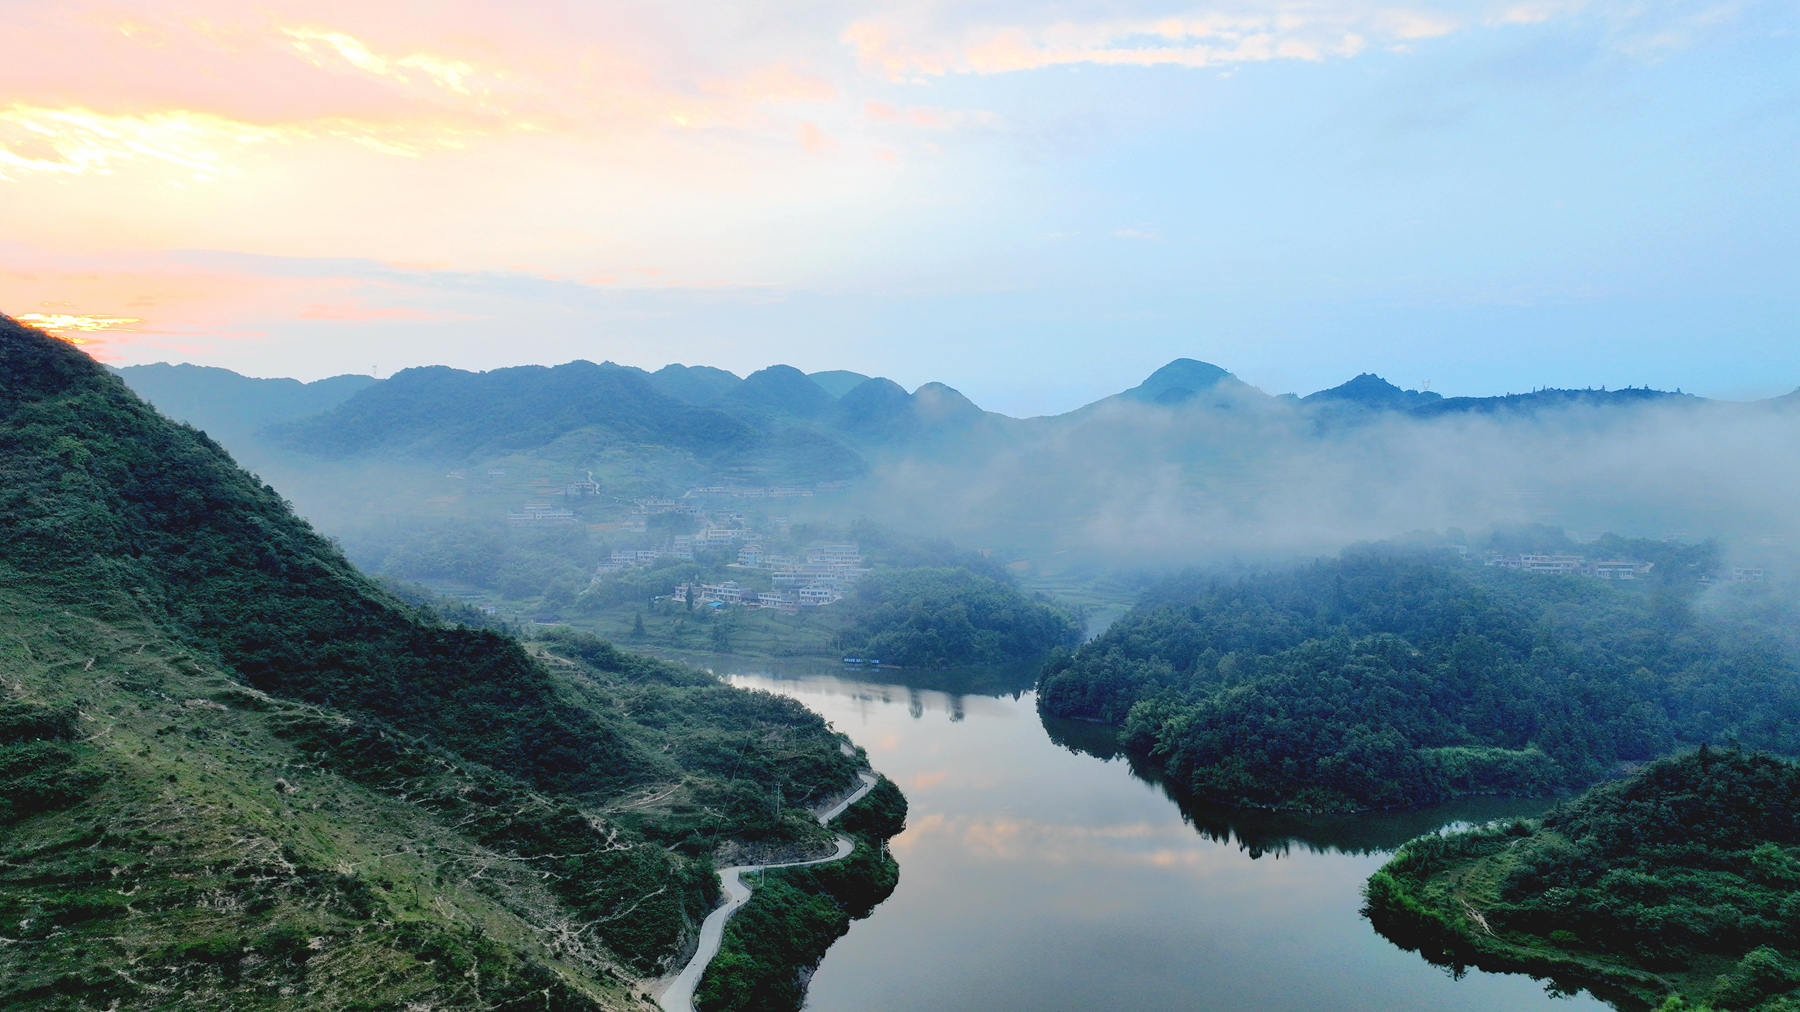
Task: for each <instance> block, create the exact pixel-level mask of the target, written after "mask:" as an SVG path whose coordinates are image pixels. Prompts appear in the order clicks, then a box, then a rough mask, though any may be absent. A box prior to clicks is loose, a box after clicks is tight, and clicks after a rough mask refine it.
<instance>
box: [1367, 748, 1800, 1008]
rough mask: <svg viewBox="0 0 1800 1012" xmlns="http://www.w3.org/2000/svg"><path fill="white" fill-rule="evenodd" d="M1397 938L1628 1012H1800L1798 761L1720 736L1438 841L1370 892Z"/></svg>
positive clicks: (1409, 856)
mask: <svg viewBox="0 0 1800 1012" xmlns="http://www.w3.org/2000/svg"><path fill="white" fill-rule="evenodd" d="M1366 896H1367V900H1368V903H1367V906H1366V907H1365V909H1364V913H1365V914H1366V915H1367V916H1368V917H1369V919H1370V920H1371V921H1372V922H1373V924H1374V925H1375V927H1376V929H1377V930H1378V931H1380V932H1381V933H1382V934H1383V935H1385V936H1386V937H1387V938H1388V939H1390V940H1391V941H1393V942H1394V943H1396V944H1398V945H1400V946H1402V947H1404V948H1406V949H1410V950H1417V951H1418V952H1419V953H1420V954H1421V955H1423V956H1424V957H1425V958H1426V959H1428V960H1431V961H1432V962H1434V963H1439V964H1443V965H1447V966H1452V967H1454V968H1456V969H1457V970H1458V971H1459V972H1460V970H1461V969H1462V968H1463V967H1465V966H1475V967H1479V968H1480V969H1483V970H1490V971H1500V972H1515V973H1528V974H1531V975H1533V976H1536V977H1542V978H1548V979H1549V981H1550V982H1551V983H1550V987H1551V988H1552V990H1553V991H1561V992H1564V993H1573V992H1574V991H1575V990H1578V989H1582V988H1586V989H1588V990H1590V991H1592V992H1593V993H1595V994H1596V995H1598V996H1599V997H1601V998H1603V999H1605V1000H1607V1001H1609V1002H1610V1003H1612V1004H1613V1005H1615V1006H1616V1007H1619V1008H1621V1009H1643V1008H1655V1009H1658V1010H1660V1012H1674V1010H1676V1009H1718V1010H1722V1012H1723V1010H1732V1012H1739V1010H1743V1012H1751V1010H1754V1012H1790V1010H1794V1009H1800V765H1796V764H1795V763H1793V762H1791V761H1788V760H1785V759H1780V758H1776V757H1774V756H1770V755H1766V754H1762V753H1753V752H1743V751H1726V752H1721V751H1717V750H1714V749H1711V748H1708V747H1706V746H1702V747H1701V748H1700V749H1698V750H1696V751H1692V752H1688V753H1685V754H1683V755H1680V756H1677V757H1674V758H1669V759H1662V760H1659V761H1657V762H1654V763H1650V764H1648V765H1646V766H1644V767H1642V768H1641V769H1639V770H1638V771H1637V772H1636V773H1635V774H1633V775H1632V776H1630V777H1629V778H1627V779H1625V780H1622V781H1617V782H1613V783H1609V784H1605V785H1602V786H1599V787H1595V788H1594V789H1592V790H1590V791H1588V792H1587V793H1586V794H1584V795H1582V796H1581V797H1580V798H1578V799H1576V800H1575V801H1573V802H1571V803H1565V804H1561V805H1558V806H1557V808H1556V809H1555V810H1554V811H1552V812H1551V813H1549V814H1547V815H1545V816H1544V817H1543V818H1542V819H1538V820H1518V821H1514V822H1511V823H1508V824H1504V825H1490V826H1486V827H1482V828H1478V829H1471V830H1468V831H1465V832H1459V833H1450V834H1446V835H1427V836H1422V837H1420V838H1418V839H1416V840H1413V841H1412V842H1410V843H1408V844H1406V845H1405V846H1404V847H1402V848H1401V849H1400V851H1399V852H1398V853H1397V854H1395V855H1394V858H1393V859H1392V860H1391V861H1389V862H1388V863H1387V864H1386V865H1385V866H1384V867H1382V869H1381V870H1380V871H1377V872H1376V873H1375V874H1374V875H1373V876H1372V877H1371V878H1370V879H1369V882H1368V885H1367V886H1366Z"/></svg>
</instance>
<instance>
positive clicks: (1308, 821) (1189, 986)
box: [721, 663, 1607, 1012]
mask: <svg viewBox="0 0 1800 1012" xmlns="http://www.w3.org/2000/svg"><path fill="white" fill-rule="evenodd" d="M729 672H730V668H724V669H722V670H721V673H729ZM902 674H904V675H906V676H907V677H913V673H911V672H905V673H901V672H894V673H887V674H882V675H873V674H871V675H857V674H849V673H827V672H825V671H822V670H818V669H815V670H814V671H811V672H809V671H807V670H805V669H797V670H796V669H787V670H783V671H774V670H771V669H770V668H769V667H767V666H759V665H754V664H750V663H746V664H744V665H741V666H740V667H739V668H738V670H737V672H736V673H729V674H728V677H729V678H730V680H731V681H732V683H733V684H736V685H742V686H746V687H750V688H759V689H767V690H769V691H771V692H777V693H781V694H782V695H786V696H792V697H794V698H796V699H798V700H801V701H802V702H804V703H805V704H806V705H807V706H809V707H811V708H812V709H813V710H815V711H817V712H818V713H820V714H823V715H824V716H825V718H826V719H827V720H830V721H831V722H832V723H833V724H835V725H836V726H837V728H838V729H839V730H841V731H844V732H847V733H848V734H850V735H851V736H852V737H853V738H854V739H855V740H856V742H857V743H858V744H860V745H862V746H864V747H865V748H867V749H868V752H869V757H870V759H871V760H872V761H873V763H874V765H875V767H876V768H877V769H879V770H881V771H882V772H883V773H886V774H887V775H888V776H889V777H891V778H892V779H893V780H894V781H895V782H897V783H898V784H899V785H900V786H901V787H902V788H903V789H904V790H905V791H906V795H907V798H908V800H909V801H910V802H911V815H910V817H909V818H908V820H907V830H906V832H904V833H902V834H901V835H900V836H897V837H895V838H894V841H893V848H894V851H895V853H896V854H897V855H898V857H899V859H900V887H899V889H897V890H896V891H895V893H894V895H893V897H892V898H891V899H889V900H888V901H887V902H886V903H883V904H882V905H881V906H880V907H878V908H876V910H875V914H874V916H872V917H870V918H869V919H868V920H864V921H857V922H855V923H854V924H853V925H852V926H851V929H850V933H849V934H848V935H847V936H845V937H844V938H842V939H840V940H839V941H838V943H837V944H836V945H835V946H833V947H832V949H831V951H830V953H829V954H828V955H827V956H826V957H825V961H824V963H823V964H822V965H821V966H820V967H819V972H818V975H817V976H816V977H814V978H813V981H812V990H811V997H810V1000H809V1001H808V1004H807V1007H808V1008H809V1009H812V1010H816V1012H943V1010H946V1009H982V1010H993V1012H1011V1010H1018V1012H1026V1010H1030V1012H1089V1010H1095V1009H1129V1010H1132V1012H1164V1010H1167V1012H1175V1010H1181V1012H1194V1010H1208V1012H1235V1010H1243V1012H1250V1010H1257V1012H1284V1010H1296V1012H1298V1010H1309V1012H1310V1010H1319V1012H1325V1010H1329V1012H1358V1010H1371V1012H1372V1010H1384V1012H1387V1010H1413V1009H1417V1010H1421V1012H1424V1010H1432V1012H1463V1010H1468V1012H1490V1010H1515V1009H1524V1010H1530V1009H1555V1010H1558V1012H1601V1010H1604V1009H1606V1008H1607V1006H1605V1005H1604V1004H1602V1003H1600V1002H1598V1001H1596V1000H1594V999H1593V998H1591V997H1589V996H1587V995H1585V994H1584V995H1582V996H1580V997H1576V998H1551V997H1549V996H1548V995H1546V994H1545V993H1544V992H1543V990H1542V987H1541V985H1539V984H1538V983H1536V982H1535V981H1532V980H1531V979H1530V978H1527V977H1520V976H1505V975H1492V974H1484V973H1481V972H1479V971H1472V972H1470V973H1469V974H1468V975H1467V976H1465V977H1463V978H1462V979H1460V980H1455V979H1452V978H1451V977H1450V976H1449V975H1448V974H1446V973H1445V972H1444V971H1442V970H1440V969H1437V968H1435V967H1433V966H1431V965H1429V964H1427V963H1426V962H1425V961H1424V960H1422V959H1420V958H1419V957H1418V956H1417V955H1415V954H1413V953H1409V952H1403V951H1401V950H1399V949H1397V948H1395V947H1394V946H1393V945H1391V944H1389V943H1388V942H1387V941H1385V940H1383V939H1382V938H1381V937H1380V936H1379V935H1377V934H1376V933H1375V932H1374V930H1373V929H1371V928H1370V927H1369V924H1368V922H1367V921H1365V920H1363V918H1362V917H1361V916H1360V915H1359V914H1358V913H1357V910H1358V909H1359V907H1360V906H1361V896H1360V892H1359V890H1360V888H1361V885H1362V882H1363V880H1364V879H1365V878H1367V877H1368V875H1369V873H1370V872H1372V871H1374V870H1375V869H1376V868H1377V867H1378V866H1380V864H1381V863H1382V861H1383V860H1384V859H1385V855H1386V852H1387V851H1389V850H1391V849H1392V848H1393V847H1394V846H1396V845H1398V844H1399V843H1400V842H1402V841H1404V840H1406V839H1408V838H1409V837H1411V836H1414V835H1416V834H1418V833H1422V832H1426V831H1429V830H1432V829H1435V828H1437V827H1439V826H1443V825H1449V824H1453V823H1458V822H1468V821H1485V820H1487V819H1490V818H1498V817H1501V816H1505V815H1516V814H1529V813H1534V812H1536V811H1538V810H1539V809H1540V808H1541V807H1542V806H1541V805H1539V804H1538V803H1536V802H1529V801H1518V800H1501V799H1480V800H1476V801H1471V802H1469V803H1465V804H1462V805H1460V806H1458V807H1453V808H1442V809H1435V810H1432V811H1430V812H1414V813H1408V814H1406V815H1402V816H1391V815H1390V816H1375V817H1337V818H1323V817H1319V818H1304V817H1278V816H1273V815H1269V814H1264V813H1245V812H1242V811H1237V810H1231V809H1222V808H1217V807H1210V806H1206V805H1199V804H1194V803H1191V802H1187V801H1184V800H1180V799H1177V798H1176V797H1174V796H1173V795H1172V794H1171V793H1170V792H1169V791H1167V790H1165V789H1164V788H1163V787H1161V786H1159V785H1158V784H1157V783H1155V782H1154V778H1153V775H1151V774H1149V773H1148V772H1147V771H1136V772H1134V770H1133V768H1132V766H1131V764H1130V762H1129V761H1128V760H1127V759H1126V758H1124V757H1121V756H1118V755H1117V754H1116V753H1115V751H1114V750H1113V749H1112V748H1111V746H1110V744H1109V742H1110V735H1109V733H1107V732H1106V731H1104V729H1100V728H1096V727H1094V726H1092V725H1085V724H1078V723H1074V722H1063V721H1054V722H1050V723H1048V724H1047V723H1046V722H1045V721H1043V720H1042V719H1040V718H1039V716H1038V714H1037V710H1036V706H1035V703H1036V700H1035V698H1034V696H1033V694H1032V693H1031V692H1030V691H1029V686H1030V679H1029V677H1028V676H1027V675H1024V674H1015V675H1012V676H1008V675H1006V674H1005V673H992V672H990V673H985V674H983V675H980V676H973V680H972V681H968V680H965V681H964V683H963V684H958V683H957V682H956V681H955V680H952V679H950V678H949V677H948V676H944V675H941V674H939V675H931V676H926V677H928V678H932V679H936V681H935V682H927V683H926V684H927V685H929V686H930V687H928V688H919V687H907V686H902V685H892V684H881V683H879V682H874V681H861V680H859V679H861V678H895V677H897V676H899V675H902ZM982 693H987V694H985V695H984V694H982Z"/></svg>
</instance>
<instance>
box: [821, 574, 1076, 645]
mask: <svg viewBox="0 0 1800 1012" xmlns="http://www.w3.org/2000/svg"><path fill="white" fill-rule="evenodd" d="M838 606H839V607H841V608H842V609H843V611H844V612H845V613H846V620H847V622H848V627H847V628H846V629H845V630H844V632H842V633H841V634H840V635H839V645H840V648H841V649H843V650H844V651H846V652H848V653H852V654H855V655H857V656H859V657H867V658H877V659H879V660H881V661H882V662H883V663H886V664H900V665H905V666H907V667H923V668H943V667H949V666H951V665H959V664H1001V663H1005V662H1007V661H1013V660H1019V659H1021V658H1029V657H1035V656H1038V655H1040V654H1044V653H1047V652H1048V651H1049V650H1051V649H1052V648H1054V647H1069V646H1073V645H1074V644H1075V643H1077V642H1079V640H1080V638H1081V629H1080V627H1079V626H1078V625H1076V623H1075V622H1074V620H1073V619H1072V618H1071V616H1069V615H1068V614H1066V613H1065V612H1063V611H1061V610H1060V609H1057V608H1054V607H1052V606H1051V605H1049V604H1048V603H1045V602H1043V601H1033V600H1032V599H1030V598H1028V597H1026V596H1025V595H1024V594H1022V593H1020V591H1019V589H1018V588H1017V587H1015V586H1013V585H1012V583H1011V582H1009V581H1005V580H997V579H994V578H993V577H990V576H983V575H981V574H979V573H974V572H970V571H969V570H967V569H958V568H948V567H921V568H916V569H892V570H885V571H877V572H876V573H874V574H872V575H870V576H868V577H865V578H864V579H862V580H861V581H860V582H858V583H857V585H856V589H855V590H854V591H852V592H851V593H850V595H849V596H848V597H847V598H845V600H843V601H842V602H840V603H839V605H838Z"/></svg>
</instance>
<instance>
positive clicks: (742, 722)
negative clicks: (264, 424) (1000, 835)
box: [0, 318, 859, 1009]
mask: <svg viewBox="0 0 1800 1012" xmlns="http://www.w3.org/2000/svg"><path fill="white" fill-rule="evenodd" d="M0 479H3V480H0V525H4V529H5V530H6V531H7V532H8V534H9V537H8V538H7V539H6V540H5V541H4V542H3V543H0V600H3V601H4V605H3V606H0V656H3V657H4V658H5V662H4V665H5V666H4V668H0V787H3V788H4V790H0V797H4V798H5V801H6V805H5V810H4V811H0V923H4V924H7V925H19V928H18V931H17V932H8V933H7V935H8V936H9V937H7V942H6V943H0V1002H4V1003H5V1004H6V1005H7V1007H9V1008H11V1007H19V1008H60V1007H107V1006H109V1005H110V1006H114V1007H119V1008H136V1007H158V1008H164V1007H168V1008H174V1007H182V1008H186V1007H194V1008H233V1009H237V1008H250V1007H265V1006H267V1007H283V1008H287V1007H294V1008H299V1007H306V1008H315V1007H324V1008H389V1007H398V1006H400V1005H405V1004H422V1005H429V1006H432V1007H440V1008H443V1007H459V1008H514V1007H517V1008H524V1007H526V1006H527V1005H529V1006H530V1007H531V1008H540V1007H546V1006H547V1007H551V1008H559V1009H562V1008H566V1009H584V1008H623V1007H631V1006H633V1005H637V1004H641V1003H642V1002H641V997H640V996H641V994H642V988H641V985H640V981H641V979H642V978H643V977H644V976H646V975H652V976H653V975H656V974H658V973H660V972H662V971H664V970H666V969H667V968H668V967H669V966H671V965H674V964H675V963H676V962H678V961H679V959H680V958H682V955H683V952H684V948H685V947H686V946H687V945H688V944H689V943H690V941H691V935H692V932H693V929H694V928H695V926H696V925H697V922H698V919H699V918H700V917H701V916H702V915H703V914H704V912H705V910H706V909H707V908H708V907H709V906H710V905H711V903H712V901H713V899H714V897H715V895H716V891H717V879H716V876H715V875H714V873H713V870H712V867H713V866H712V854H713V852H714V851H715V850H716V849H718V848H719V847H721V846H725V845H733V846H741V845H742V843H743V842H749V843H752V844H755V845H760V846H764V847H784V848H788V849H790V850H806V849H809V848H812V847H818V846H826V845H827V841H826V834H825V833H824V832H823V831H822V830H821V829H820V828H819V827H818V826H817V825H816V823H815V822H813V820H812V819H811V818H810V816H809V815H808V814H807V813H806V812H805V811H804V807H803V806H805V805H808V804H810V803H813V802H816V801H817V800H819V799H821V798H824V797H828V796H831V795H834V794H837V793H839V792H840V791H842V790H843V789H844V788H845V787H847V786H848V785H849V784H850V783H851V782H852V781H853V771H854V769H855V768H856V767H857V766H858V765H859V763H858V760H857V758H856V756H855V755H854V754H853V753H852V752H851V750H849V749H848V748H847V743H846V742H845V741H844V740H843V739H842V737H841V736H839V735H836V734H834V733H833V732H831V731H830V730H829V729H828V728H827V727H826V726H825V725H824V723H823V721H822V720H820V719H819V718H818V717H817V716H816V715H814V714H811V713H810V712H808V711H806V710H805V709H804V708H803V707H801V706H799V705H798V704H796V703H793V702H792V701H789V700H785V699H780V698H778V697H774V696H769V695H766V694H758V693H748V692H743V691H739V690H734V689H730V688H728V687H726V686H723V685H722V684H720V683H718V682H717V681H716V680H714V679H712V678H711V677H710V676H707V675H705V674H704V673H702V672H697V671H693V670H691V669H685V668H680V667H677V666H674V665H668V664H663V663H660V662H656V661H651V660H648V659H645V658H639V657H634V656H631V655H628V654H623V653H620V652H618V651H616V650H614V649H613V648H611V647H610V646H609V645H608V644H606V643H604V642H602V641H599V640H595V639H593V638H591V637H584V636H579V635H573V634H570V635H564V636H561V637H558V638H556V639H554V640H547V641H543V642H540V643H537V644H535V645H531V646H527V645H525V644H521V643H519V642H517V641H515V640H513V639H510V638H507V637H505V636H502V635H499V634H497V633H495V632H493V631H491V630H486V629H477V628H468V627H464V626H461V625H457V624H455V623H451V622H447V621H445V620H443V619H442V618H440V617H439V616H438V615H436V614H435V613H432V612H430V611H428V610H422V609H419V608H416V607H413V606H410V605H407V604H405V603H404V602H402V601H401V600H399V599H398V598H397V597H394V596H393V595H392V594H390V593H389V592H387V591H386V590H384V589H383V588H382V587H380V586H379V585H377V584H375V583H373V582H371V581H370V580H368V579H366V578H365V577H363V576H362V575H361V574H360V573H358V572H357V571H356V570H355V568H354V567H352V566H351V565H350V564H349V563H348V562H347V561H345V559H344V558H343V556H342V555H341V554H340V553H339V552H338V551H337V549H336V547H335V546H334V545H333V544H332V543H331V542H330V541H328V540H326V539H325V538H322V537H320V536H319V535H318V534H316V533H315V532H314V531H313V530H312V529H311V528H310V527H309V526H308V525H307V524H306V523H305V522H304V521H301V520H299V519H298V518H297V517H295V516H294V515H293V513H292V511H291V510H290V509H289V508H288V506H287V505H286V504H285V503H284V502H283V501H282V500H281V498H280V496H279V495H278V494H277V493H276V492H275V491H274V490H273V489H271V488H268V487H267V486H261V485H258V484H257V483H256V481H255V480H254V479H253V478H252V477H251V476H249V475H248V474H246V473H244V472H243V471H241V470H239V469H238V468H237V467H235V465H233V463H232V461H231V459H230V458H229V457H228V456H227V455H226V454H225V453H224V451H223V450H221V449H220V448H219V447H218V446H217V445H216V444H214V443H213V442H212V441H211V440H209V439H208V438H207V437H205V436H204V435H202V434H200V433H198V432H196V431H194V430H192V429H190V428H187V427H184V426H179V425H176V424H174V423H171V422H169V421H168V420H166V419H164V418H162V417H161V416H159V415H158V414H156V412H155V411H154V410H152V409H150V408H149V407H148V406H147V405H145V404H144V403H143V402H142V401H140V400H139V399H138V398H137V397H136V396H134V395H133V394H132V393H131V392H130V391H128V390H127V389H126V388H125V387H124V385H123V384H122V383H120V382H119V381H118V380H117V379H116V378H114V377H112V376H110V375H108V374H107V373H106V372H105V371H104V370H103V369H101V368H100V367H99V366H98V365H96V364H95V363H94V362H92V361H91V360H90V359H88V358H87V357H86V356H85V355H83V354H81V353H80V352H78V351H77V350H75V349H74V348H73V347H71V346H69V345H67V344H64V343H62V342H60V341H56V340H54V339H52V338H50V337H48V336H46V335H44V334H42V333H39V332H37V331H33V330H30V329H28V328H24V327H21V326H18V325H17V324H15V323H13V322H12V321H11V320H7V319H5V318H0ZM14 934H16V936H17V937H10V936H11V935H14ZM71 1003H72V1004H71Z"/></svg>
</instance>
